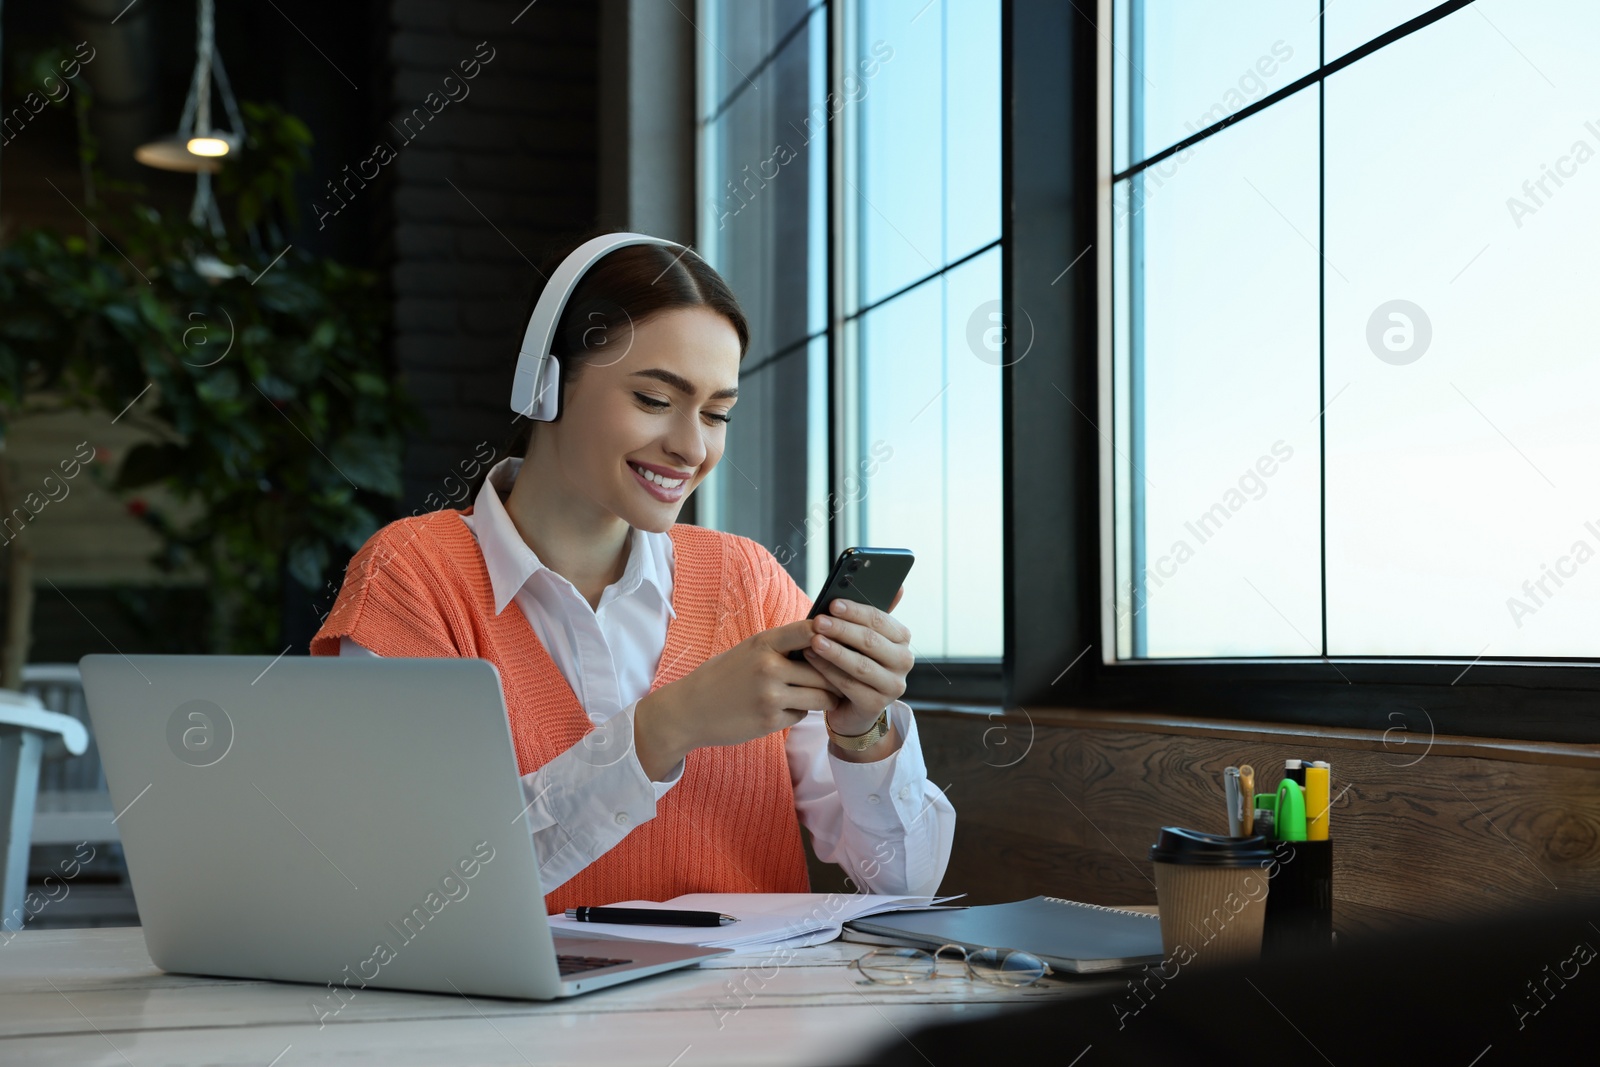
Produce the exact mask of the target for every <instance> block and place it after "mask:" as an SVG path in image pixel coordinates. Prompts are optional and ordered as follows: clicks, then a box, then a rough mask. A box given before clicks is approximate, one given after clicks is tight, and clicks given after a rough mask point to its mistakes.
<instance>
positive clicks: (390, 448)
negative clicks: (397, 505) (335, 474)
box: [328, 433, 401, 497]
mask: <svg viewBox="0 0 1600 1067" xmlns="http://www.w3.org/2000/svg"><path fill="white" fill-rule="evenodd" d="M328 458H329V459H331V460H332V461H333V463H334V465H335V466H336V467H338V468H339V470H340V472H342V473H343V474H344V476H345V477H346V478H349V479H350V480H351V481H352V482H354V483H356V485H357V486H359V487H360V488H362V489H366V490H368V491H370V492H374V493H379V494H381V495H383V496H387V497H398V496H399V495H400V491H401V487H400V447H399V443H398V442H396V441H390V440H385V439H383V438H380V437H377V436H376V435H373V434H365V433H353V434H348V435H346V436H344V437H341V438H340V439H339V440H338V441H336V442H334V445H333V447H332V448H330V449H329V450H328Z"/></svg>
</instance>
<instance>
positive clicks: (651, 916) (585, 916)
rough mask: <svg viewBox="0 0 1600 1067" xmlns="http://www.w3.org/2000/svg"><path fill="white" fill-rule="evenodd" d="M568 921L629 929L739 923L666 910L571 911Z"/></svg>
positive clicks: (721, 917)
mask: <svg viewBox="0 0 1600 1067" xmlns="http://www.w3.org/2000/svg"><path fill="white" fill-rule="evenodd" d="M567 918H569V919H576V920H577V921H578V922H581V923H623V924H625V925H628V926H727V925H728V924H729V923H736V922H738V921H739V920H738V919H735V918H734V917H733V916H732V915H722V914H719V913H717V912H714V911H669V910H667V909H666V908H568V909H567Z"/></svg>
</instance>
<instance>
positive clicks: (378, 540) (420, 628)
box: [311, 519, 464, 656]
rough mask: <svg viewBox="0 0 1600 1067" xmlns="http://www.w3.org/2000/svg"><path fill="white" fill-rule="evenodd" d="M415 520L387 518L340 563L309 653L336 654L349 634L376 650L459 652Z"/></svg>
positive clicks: (405, 653)
mask: <svg viewBox="0 0 1600 1067" xmlns="http://www.w3.org/2000/svg"><path fill="white" fill-rule="evenodd" d="M416 521H417V520H415V519H413V520H410V521H409V522H408V521H407V520H401V521H399V522H393V523H390V524H389V525H388V526H385V527H384V528H383V529H381V530H379V531H378V532H377V533H375V534H373V535H372V536H371V537H370V538H368V539H367V543H366V544H364V545H362V546H361V549H360V550H359V551H358V552H357V553H356V554H355V556H354V557H352V558H351V560H350V564H349V566H347V567H346V568H345V572H344V585H343V586H341V587H340V589H339V595H338V597H337V598H336V599H335V601H334V604H333V610H332V611H330V612H329V613H328V617H327V618H326V619H324V620H323V623H322V626H321V627H320V628H319V629H318V630H317V633H316V636H315V637H313V638H312V639H311V654H312V655H313V656H337V655H338V654H339V639H340V638H341V637H349V638H351V639H352V640H354V641H355V642H357V643H358V644H360V645H363V646H364V647H366V648H369V649H371V650H372V651H374V652H376V653H378V655H380V656H460V655H463V654H464V653H463V651H462V650H461V649H460V648H458V647H457V644H456V641H455V640H454V638H453V637H452V632H453V631H456V630H457V627H456V626H453V625H452V620H451V614H452V613H451V611H450V610H449V608H448V607H447V606H446V599H445V598H443V597H441V596H439V595H438V591H439V584H438V575H436V574H433V573H430V571H429V569H428V568H427V567H426V566H425V560H424V558H423V555H422V553H420V552H419V551H417V546H416V544H415V541H416V539H417V538H418V537H424V536H427V535H426V533H424V532H423V530H421V529H420V528H417V527H415V526H413V524H414V523H415V522H416Z"/></svg>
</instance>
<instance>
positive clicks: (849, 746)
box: [822, 705, 889, 752]
mask: <svg viewBox="0 0 1600 1067" xmlns="http://www.w3.org/2000/svg"><path fill="white" fill-rule="evenodd" d="M822 722H823V725H825V726H827V728H828V737H829V739H830V740H832V741H833V743H834V744H836V745H838V746H839V747H840V748H842V749H844V750H845V751H846V752H865V751H866V750H867V749H869V748H871V747H872V746H873V745H875V744H877V743H878V742H879V741H882V740H883V739H884V738H885V737H887V736H888V734H889V707H888V706H887V705H885V707H884V709H883V710H882V711H880V712H879V713H878V719H877V721H876V722H874V723H873V724H872V725H871V726H869V727H867V732H866V733H864V734H854V735H851V734H839V733H834V731H833V724H832V723H830V722H828V717H827V716H826V715H824V716H823V717H822Z"/></svg>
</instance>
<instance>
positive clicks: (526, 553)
mask: <svg viewBox="0 0 1600 1067" xmlns="http://www.w3.org/2000/svg"><path fill="white" fill-rule="evenodd" d="M521 468H522V459H521V457H519V456H507V457H506V458H505V459H502V460H501V461H500V462H499V463H496V464H495V465H494V466H493V467H491V468H490V469H489V474H488V476H487V477H486V478H484V480H483V487H482V488H481V489H479V490H478V495H477V497H475V498H474V499H473V502H472V518H473V520H474V521H473V522H472V523H471V526H472V532H473V533H474V534H476V535H477V538H478V547H479V549H480V550H481V551H482V552H483V561H484V564H485V565H486V566H487V567H488V570H489V584H490V586H491V587H492V589H493V591H494V613H495V614H496V615H499V614H500V613H501V612H502V611H504V610H505V609H506V605H507V604H509V603H511V601H512V599H513V598H514V597H515V596H516V595H517V592H518V591H519V590H521V589H522V587H523V586H525V585H527V584H528V582H529V580H530V579H532V578H533V576H534V575H536V574H538V573H539V572H540V571H543V570H549V568H548V567H546V566H545V565H544V564H543V563H542V562H540V560H539V557H538V555H536V554H535V553H534V551H533V549H532V548H530V547H528V542H526V541H524V540H523V539H522V534H521V533H520V532H519V531H518V530H517V527H516V524H515V523H513V522H512V521H511V515H510V513H508V512H507V511H506V506H505V503H504V502H503V501H502V499H501V494H502V492H503V493H506V494H509V493H510V492H511V486H512V483H513V482H515V481H516V479H517V472H518V471H519V470H521ZM629 537H630V543H629V546H628V562H627V565H626V566H625V567H624V568H623V571H622V577H621V578H620V579H618V580H617V591H616V593H615V594H614V595H615V596H616V597H624V596H628V595H629V594H631V593H633V592H635V591H636V590H638V589H639V588H640V587H641V586H648V587H649V588H650V589H652V590H654V592H655V594H656V596H657V597H659V598H660V600H661V603H662V604H664V605H665V606H666V609H667V616H668V618H676V617H677V614H678V613H677V612H676V611H675V610H674V609H673V607H672V538H671V537H669V536H667V535H666V534H664V533H653V532H650V531H646V530H641V529H639V528H638V527H630V533H629ZM551 574H552V575H553V576H554V575H555V572H553V571H552V572H551ZM562 580H563V581H564V580H565V579H562Z"/></svg>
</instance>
